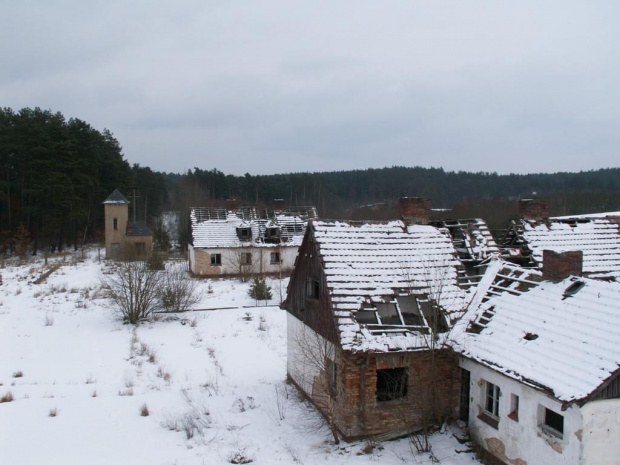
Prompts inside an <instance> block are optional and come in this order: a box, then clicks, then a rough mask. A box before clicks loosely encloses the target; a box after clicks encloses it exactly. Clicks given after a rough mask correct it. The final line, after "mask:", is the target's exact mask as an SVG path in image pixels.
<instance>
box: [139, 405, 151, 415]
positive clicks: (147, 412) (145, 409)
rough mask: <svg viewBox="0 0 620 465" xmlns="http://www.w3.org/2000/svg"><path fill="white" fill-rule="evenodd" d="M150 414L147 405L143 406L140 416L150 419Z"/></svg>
mask: <svg viewBox="0 0 620 465" xmlns="http://www.w3.org/2000/svg"><path fill="white" fill-rule="evenodd" d="M149 414H150V412H149V408H148V407H147V406H146V404H142V407H140V416H143V417H148V416H149Z"/></svg>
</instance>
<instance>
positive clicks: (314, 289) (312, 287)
mask: <svg viewBox="0 0 620 465" xmlns="http://www.w3.org/2000/svg"><path fill="white" fill-rule="evenodd" d="M306 286H307V288H306V295H307V296H308V297H310V298H311V299H317V300H318V298H319V296H320V293H321V286H320V283H319V282H318V281H317V280H316V279H308V282H307V283H306Z"/></svg>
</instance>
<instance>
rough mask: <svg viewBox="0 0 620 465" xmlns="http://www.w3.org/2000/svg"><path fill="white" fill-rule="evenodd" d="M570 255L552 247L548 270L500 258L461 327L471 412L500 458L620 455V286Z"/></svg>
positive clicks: (572, 460)
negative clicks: (582, 272) (587, 273)
mask: <svg viewBox="0 0 620 465" xmlns="http://www.w3.org/2000/svg"><path fill="white" fill-rule="evenodd" d="M567 254H568V255H569V257H568V258H566V259H564V257H562V255H563V254H560V253H555V252H552V251H545V253H544V255H545V258H544V260H545V265H544V267H543V270H544V271H543V273H544V274H542V273H541V272H540V271H537V270H535V269H524V268H521V267H519V266H516V265H513V264H508V263H505V262H502V261H501V260H494V261H493V262H492V263H491V264H490V265H489V267H488V268H487V272H486V275H485V277H484V278H483V280H482V281H481V282H480V284H479V286H478V288H477V290H476V296H475V297H474V298H473V300H472V302H471V304H470V307H469V310H468V312H467V314H466V315H465V316H464V317H463V318H462V320H461V322H460V323H459V324H458V325H457V330H456V331H455V332H456V333H458V328H463V327H467V329H466V331H464V332H462V334H461V335H460V336H458V335H455V337H454V339H453V342H452V346H453V347H454V349H455V351H456V352H459V353H460V355H461V359H460V366H461V369H462V372H461V379H462V386H461V402H460V404H461V418H462V419H463V420H465V421H468V424H469V430H470V434H471V435H472V438H473V439H474V440H475V441H476V442H477V443H478V444H480V445H481V446H482V447H483V448H484V449H485V450H486V457H485V458H487V459H488V460H489V461H490V463H501V464H509V463H510V464H527V463H530V464H533V463H537V464H538V463H544V464H549V465H553V464H558V465H559V464H575V465H577V464H597V465H601V464H610V465H611V464H615V463H617V460H618V457H620V445H619V444H620V443H619V442H618V437H620V423H619V422H618V418H620V348H619V346H618V340H620V312H619V311H618V301H619V299H620V283H616V282H606V281H601V280H594V279H590V278H584V277H581V276H579V269H580V265H579V264H578V263H577V260H576V258H575V257H579V256H580V255H581V254H580V252H575V251H573V252H568V253H567ZM567 263H569V264H571V266H567V265H566V264H567Z"/></svg>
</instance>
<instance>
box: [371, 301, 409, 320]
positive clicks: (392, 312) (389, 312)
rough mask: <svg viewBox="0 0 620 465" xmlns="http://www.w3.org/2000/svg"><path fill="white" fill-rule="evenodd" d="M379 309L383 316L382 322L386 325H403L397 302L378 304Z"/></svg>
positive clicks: (380, 316)
mask: <svg viewBox="0 0 620 465" xmlns="http://www.w3.org/2000/svg"><path fill="white" fill-rule="evenodd" d="M377 311H378V313H379V318H381V324H384V325H402V324H403V322H402V320H401V319H400V315H399V314H398V309H397V308H396V303H395V302H390V303H387V304H377Z"/></svg>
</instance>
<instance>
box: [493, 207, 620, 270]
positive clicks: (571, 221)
mask: <svg viewBox="0 0 620 465" xmlns="http://www.w3.org/2000/svg"><path fill="white" fill-rule="evenodd" d="M511 233H512V236H511V237H508V238H507V241H506V242H505V244H504V245H505V248H506V252H507V254H508V255H507V256H510V255H515V254H522V255H525V256H526V257H529V258H530V259H531V262H532V264H533V265H534V266H537V267H541V266H542V256H543V250H552V251H554V252H566V251H573V250H580V251H582V252H583V273H584V275H586V276H589V277H592V278H604V279H615V280H617V281H618V280H620V212H613V213H597V214H592V215H576V216H560V217H553V218H549V219H545V220H533V219H521V220H519V221H518V222H517V223H516V224H515V225H514V226H513V230H512V231H511ZM515 245H516V246H519V247H520V250H517V249H515V248H514V247H513V248H511V246H515Z"/></svg>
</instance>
